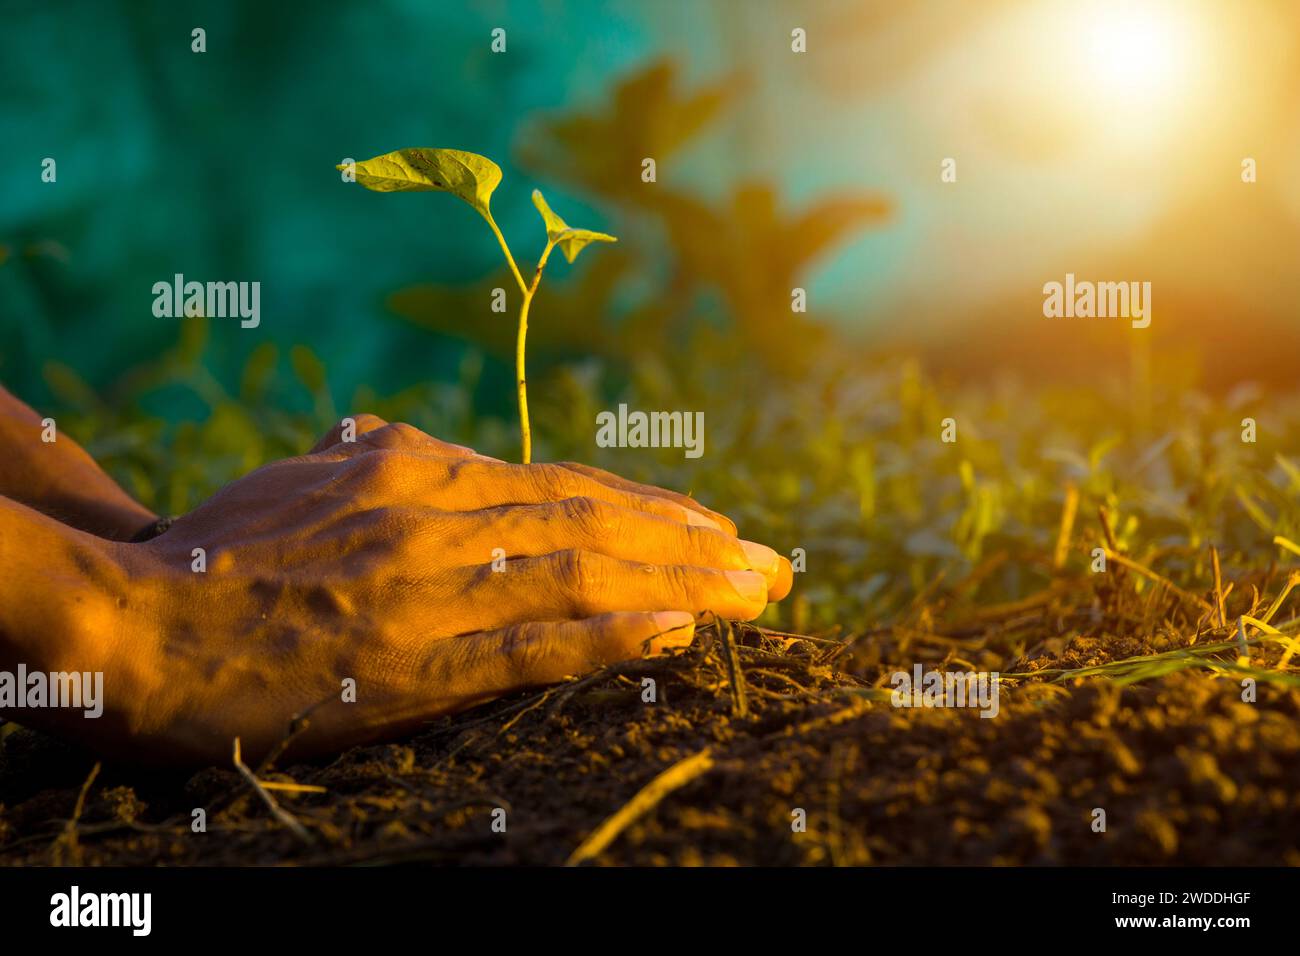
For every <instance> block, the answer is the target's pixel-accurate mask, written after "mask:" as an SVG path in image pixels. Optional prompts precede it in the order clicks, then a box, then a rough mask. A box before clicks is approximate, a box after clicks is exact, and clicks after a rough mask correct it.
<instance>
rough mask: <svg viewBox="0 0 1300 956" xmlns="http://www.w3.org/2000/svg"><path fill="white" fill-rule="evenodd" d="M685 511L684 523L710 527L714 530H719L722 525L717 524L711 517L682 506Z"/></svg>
mask: <svg viewBox="0 0 1300 956" xmlns="http://www.w3.org/2000/svg"><path fill="white" fill-rule="evenodd" d="M682 510H683V511H685V512H686V523H687V524H692V525H695V526H696V527H699V528H712V529H713V530H714V531H721V530H722V525H720V524H718V523H717V522H716V521H714V520H713V519H712V518H710V517H707V516H706V515H702V514H700V513H699V512H698V511H696V510H695V509H694V508H682Z"/></svg>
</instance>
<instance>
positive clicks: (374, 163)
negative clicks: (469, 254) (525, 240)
mask: <svg viewBox="0 0 1300 956" xmlns="http://www.w3.org/2000/svg"><path fill="white" fill-rule="evenodd" d="M337 168H338V169H340V170H345V171H346V170H347V169H348V167H347V166H345V165H340V166H338V167H337ZM353 173H354V175H355V176H356V181H357V182H359V183H360V184H361V185H363V186H365V187H366V188H367V189H372V190H374V191H375V192H381V193H392V192H449V193H452V194H453V195H455V196H458V197H460V198H461V199H463V200H464V201H465V202H467V203H469V204H470V205H471V206H473V207H474V208H475V209H476V210H478V213H479V215H481V216H482V217H483V218H484V219H485V220H486V221H487V224H488V225H489V226H490V227H491V228H492V232H493V234H494V235H495V236H496V238H497V242H498V243H500V245H501V251H502V252H504V253H505V257H506V263H507V264H508V265H509V266H510V271H511V273H512V274H513V275H514V277H515V282H517V283H518V284H519V291H520V292H521V293H522V295H523V301H522V303H521V305H520V307H519V325H518V331H517V334H516V343H517V345H516V351H515V387H516V390H517V392H518V395H519V431H520V434H521V436H522V444H523V460H524V464H528V463H529V461H531V459H532V432H531V430H530V428H529V425H528V392H527V377H526V376H525V375H524V342H525V339H526V338H527V335H528V308H529V306H530V305H531V304H532V301H533V296H534V295H535V294H536V293H537V286H538V285H539V284H540V283H541V281H542V271H543V270H544V269H545V268H546V261H547V259H548V258H549V256H550V254H551V250H552V249H554V248H556V247H557V246H558V247H559V249H560V251H561V252H563V253H564V257H565V258H566V259H568V260H569V262H573V260H574V259H576V258H577V257H578V253H579V252H581V251H582V250H583V249H585V248H586V247H587V246H588V245H590V244H591V243H593V242H617V241H618V240H617V239H615V238H614V237H613V236H610V235H606V234H605V233H603V232H593V231H592V230H590V229H573V228H571V227H570V226H569V225H568V223H566V222H565V221H564V220H563V219H561V218H560V217H559V216H557V215H556V214H555V213H554V212H552V211H551V207H550V206H548V205H547V203H546V200H545V199H544V198H542V194H541V192H539V191H538V190H536V189H534V190H533V205H534V206H536V207H537V211H538V212H540V213H541V214H542V221H543V222H545V224H546V248H545V249H544V250H543V252H542V255H541V258H540V259H538V261H537V269H536V271H535V272H534V274H533V281H532V283H531V284H529V283H527V282H525V281H524V277H523V274H522V273H521V272H520V271H519V266H518V265H517V264H516V263H515V257H514V256H513V255H512V254H511V252H510V247H509V246H508V245H507V244H506V240H505V236H503V235H502V234H501V229H500V228H499V227H498V226H497V224H496V221H495V220H494V219H493V218H492V210H491V208H490V203H491V200H492V193H493V191H494V190H495V189H496V188H497V186H498V185H500V183H501V167H500V166H498V165H497V164H496V163H494V162H492V160H490V159H488V158H487V157H486V156H480V155H478V154H477V153H467V152H465V151H464V150H459V149H435V148H417V149H399V150H397V151H396V152H392V153H385V154H384V155H383V156H376V157H375V158H374V159H367V160H366V161H365V162H361V163H356V164H355V166H354V167H353Z"/></svg>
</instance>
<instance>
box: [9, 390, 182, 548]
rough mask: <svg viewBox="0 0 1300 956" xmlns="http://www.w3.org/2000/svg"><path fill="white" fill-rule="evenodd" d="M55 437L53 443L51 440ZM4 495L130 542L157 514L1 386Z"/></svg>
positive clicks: (97, 533)
mask: <svg viewBox="0 0 1300 956" xmlns="http://www.w3.org/2000/svg"><path fill="white" fill-rule="evenodd" d="M50 437H53V438H54V440H53V441H49V440H47V439H48V438H50ZM0 451H2V453H0V495H3V496H5V497H7V498H11V499H13V500H14V501H20V502H22V503H23V504H25V505H28V506H29V507H31V508H35V509H36V510H37V511H40V512H42V513H44V514H47V515H49V516H50V517H52V518H54V519H56V520H58V521H61V522H63V523H64V524H67V525H70V526H72V527H74V528H79V529H81V530H82V531H88V532H90V533H91V534H95V535H99V536H101V537H106V538H113V539H116V540H126V539H129V538H130V537H131V536H132V535H134V534H135V533H136V532H138V531H139V530H140V529H141V528H143V527H145V526H146V525H147V524H148V523H149V522H150V521H152V520H154V518H155V517H156V516H155V515H154V514H153V513H152V512H150V511H149V509H147V508H145V507H144V506H143V505H141V504H140V503H138V502H137V501H135V500H134V499H132V498H131V496H130V495H128V494H127V493H126V492H125V491H123V490H122V489H121V488H120V487H119V486H118V485H117V484H116V483H115V482H114V481H113V479H111V478H110V477H109V476H108V475H107V474H105V473H104V471H103V469H101V468H100V467H99V465H97V464H96V463H95V461H94V459H92V458H91V457H90V455H88V454H86V451H85V449H83V448H82V447H81V446H80V445H78V444H77V443H76V442H75V441H73V440H72V438H71V437H69V436H68V435H66V434H64V433H62V432H60V431H58V428H57V423H56V425H55V427H54V428H53V429H48V428H46V427H45V426H43V425H42V418H41V416H40V415H38V414H37V413H36V412H35V411H34V410H33V409H31V408H29V407H28V406H27V405H25V404H24V403H23V402H21V401H19V400H18V399H17V398H15V397H14V396H13V395H11V394H9V392H7V391H5V389H4V388H3V387H0Z"/></svg>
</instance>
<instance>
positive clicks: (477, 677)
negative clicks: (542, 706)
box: [246, 611, 695, 755]
mask: <svg viewBox="0 0 1300 956" xmlns="http://www.w3.org/2000/svg"><path fill="white" fill-rule="evenodd" d="M694 633H695V623H694V619H693V618H692V616H691V615H690V614H688V613H685V612H683V611H657V612H655V611H632V612H625V613H620V614H601V615H597V616H593V617H590V618H586V619H583V620H574V621H542V622H538V621H526V622H521V623H517V624H512V625H510V626H508V627H502V628H496V629H492V630H487V631H479V632H475V633H472V634H462V635H460V636H457V637H448V638H440V639H435V640H429V639H427V638H425V637H421V638H420V639H419V640H418V641H412V642H410V643H409V645H408V646H406V647H404V648H403V649H401V650H400V651H399V652H398V655H397V657H396V658H395V659H396V660H399V661H401V663H400V665H398V666H393V665H392V663H391V661H392V659H390V662H389V664H388V665H387V666H385V668H384V679H383V685H384V686H382V687H379V688H375V689H374V690H372V691H371V692H370V693H368V694H367V695H366V701H367V702H366V704H365V706H364V707H362V708H361V709H360V710H359V711H358V710H357V709H356V708H354V707H350V706H342V705H337V706H329V707H322V708H321V709H320V710H318V711H316V712H314V713H313V715H312V719H311V721H310V722H309V724H308V726H307V729H306V732H305V733H304V734H303V735H302V737H300V738H299V739H298V740H296V741H295V744H294V747H295V752H296V753H298V752H301V753H303V754H306V753H312V752H326V751H329V752H334V753H337V752H338V749H339V747H340V746H341V745H349V744H353V743H365V742H368V741H372V740H378V739H381V738H383V737H390V736H392V735H394V734H398V733H404V732H409V731H414V730H417V729H419V728H420V727H422V726H423V725H424V724H425V722H427V721H429V720H431V719H433V718H435V717H440V716H442V715H444V714H451V713H456V712H458V711H461V710H464V709H465V708H467V707H472V706H474V705H475V704H480V703H483V702H484V701H488V700H493V699H494V698H497V697H501V696H503V695H505V694H509V693H513V692H514V691H518V690H523V689H525V688H528V687H536V686H539V685H542V684H554V683H557V682H559V681H562V680H564V679H565V678H567V677H570V676H578V675H582V674H587V673H590V672H591V671H594V670H597V669H599V668H601V667H606V666H608V665H610V664H618V663H621V662H622V661H628V660H636V659H638V658H641V657H645V656H648V655H650V654H660V653H663V652H664V651H667V650H670V649H673V648H681V647H687V646H688V645H689V644H690V643H691V640H692V638H693V637H694ZM332 697H335V698H336V697H337V694H334V695H332ZM276 739H278V736H277V737H273V738H271V739H269V740H267V741H266V742H264V744H263V745H262V746H261V747H260V748H259V747H258V746H256V744H255V743H254V742H252V741H251V740H250V741H249V745H248V749H247V750H246V753H249V754H254V755H256V754H257V753H260V752H262V751H264V750H266V749H269V748H270V746H271V745H272V743H273V741H274V740H276Z"/></svg>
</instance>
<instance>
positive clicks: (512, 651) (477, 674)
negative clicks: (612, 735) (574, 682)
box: [430, 611, 695, 697]
mask: <svg viewBox="0 0 1300 956" xmlns="http://www.w3.org/2000/svg"><path fill="white" fill-rule="evenodd" d="M694 633H695V624H694V620H693V618H692V617H691V615H690V614H687V613H684V612H682V611H657V612H647V611H633V612H623V613H616V614H601V615H598V616H595V617H589V618H585V619H583V620H577V621H552V622H540V623H539V622H535V621H531V622H525V623H521V624H514V625H511V626H509V627H505V628H500V629H497V630H491V631H485V632H483V633H479V634H470V635H466V636H463V637H456V638H450V639H449V640H444V641H437V642H435V643H434V644H433V646H432V647H431V648H430V653H431V655H434V656H436V657H437V658H443V659H445V656H446V655H450V656H451V657H452V658H453V659H459V660H460V661H461V662H462V663H461V665H460V666H459V668H458V676H457V682H458V683H461V684H462V685H463V688H464V690H463V692H469V693H475V694H482V695H483V696H485V697H497V696H500V695H502V694H506V693H509V692H511V691H515V690H520V689H522V688H525V687H533V686H536V685H538V684H553V683H555V682H557V681H561V680H564V679H565V678H566V677H571V676H577V675H581V674H586V673H589V672H591V671H593V670H596V669H598V668H601V667H605V666H608V665H610V664H617V663H619V662H621V661H626V660H635V659H637V658H640V657H645V656H647V655H648V654H658V653H662V652H663V651H665V650H669V649H671V648H679V647H686V646H688V645H689V644H690V643H691V639H692V638H693V636H694Z"/></svg>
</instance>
